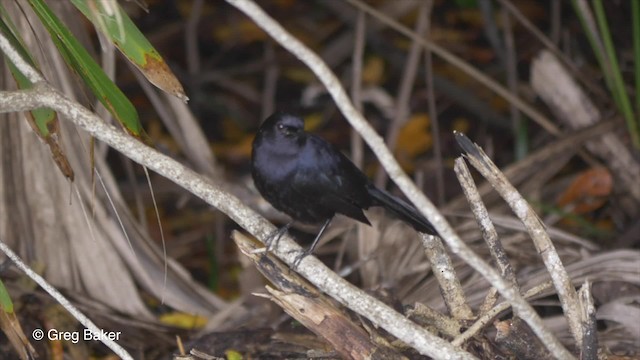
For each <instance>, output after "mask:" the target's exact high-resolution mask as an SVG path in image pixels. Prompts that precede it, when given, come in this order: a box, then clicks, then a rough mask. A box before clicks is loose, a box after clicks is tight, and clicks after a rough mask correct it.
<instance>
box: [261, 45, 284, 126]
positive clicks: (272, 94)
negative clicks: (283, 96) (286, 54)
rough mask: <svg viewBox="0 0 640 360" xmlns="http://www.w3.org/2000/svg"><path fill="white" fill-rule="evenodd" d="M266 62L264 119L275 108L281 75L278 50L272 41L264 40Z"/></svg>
mask: <svg viewBox="0 0 640 360" xmlns="http://www.w3.org/2000/svg"><path fill="white" fill-rule="evenodd" d="M264 62H265V63H266V64H267V69H266V71H265V76H264V91H263V92H262V111H261V114H262V116H261V118H262V119H266V118H267V116H269V115H271V114H272V113H273V112H274V110H275V107H276V106H275V102H276V90H277V88H278V87H277V86H278V76H279V75H280V69H279V68H278V65H277V63H276V51H275V49H274V46H273V43H272V42H271V41H265V42H264Z"/></svg>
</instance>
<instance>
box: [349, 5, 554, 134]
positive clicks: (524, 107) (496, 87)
mask: <svg viewBox="0 0 640 360" xmlns="http://www.w3.org/2000/svg"><path fill="white" fill-rule="evenodd" d="M346 1H347V2H349V3H350V4H352V5H353V6H355V7H357V8H359V9H362V10H364V11H366V12H368V13H370V14H371V15H373V16H375V18H376V19H378V20H380V21H381V22H383V23H385V24H387V25H388V26H389V27H390V28H392V29H394V30H396V31H398V32H399V33H401V34H403V35H405V36H407V37H408V38H410V39H412V40H414V41H417V42H418V43H419V44H421V45H422V46H424V47H425V48H426V49H427V50H429V51H431V52H433V53H434V54H436V55H437V56H439V57H440V58H442V59H444V60H445V61H447V62H449V63H451V65H453V66H455V67H457V68H458V69H460V70H461V71H463V72H464V73H466V74H467V75H469V76H471V77H472V78H474V79H476V80H477V81H478V82H479V83H481V84H483V85H484V86H486V87H487V88H489V89H491V90H492V91H494V92H495V93H496V94H498V95H500V96H502V97H503V98H504V99H505V100H507V101H509V102H510V103H513V104H515V105H516V106H517V107H518V109H520V111H522V112H523V113H524V114H526V115H527V116H528V117H529V118H531V120H533V121H535V122H536V123H538V125H540V126H541V127H542V128H544V129H545V130H547V131H548V132H549V133H550V134H552V135H560V129H559V128H558V127H557V126H556V125H555V124H554V123H553V122H551V121H550V120H549V119H548V118H547V117H546V116H544V115H542V114H541V113H540V112H538V111H537V110H536V109H534V108H533V107H532V106H530V105H529V104H527V103H526V102H524V101H523V100H522V99H520V98H519V97H518V96H516V95H514V94H512V93H511V92H509V90H508V89H505V88H504V87H503V86H502V85H500V84H498V83H497V82H495V81H494V80H493V79H491V78H490V77H488V76H486V75H485V74H483V73H481V72H480V71H479V70H478V69H476V68H474V67H472V66H471V65H469V64H467V63H466V62H465V61H464V60H462V59H460V58H459V57H457V56H455V55H453V54H452V53H450V52H449V51H447V50H445V49H444V48H443V47H441V46H438V45H437V44H434V43H433V42H432V41H429V40H426V39H424V38H422V37H420V36H419V35H418V34H416V33H414V32H412V31H411V30H410V29H409V28H407V27H406V26H404V25H402V24H400V23H399V22H397V21H395V20H394V19H392V18H390V17H389V16H387V15H385V14H383V13H382V12H380V11H378V10H376V9H374V8H373V7H371V6H369V5H368V4H366V3H364V2H362V1H359V0H346Z"/></svg>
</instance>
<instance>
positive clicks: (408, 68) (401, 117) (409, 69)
mask: <svg viewBox="0 0 640 360" xmlns="http://www.w3.org/2000/svg"><path fill="white" fill-rule="evenodd" d="M428 10H429V9H428V7H427V3H422V5H421V6H420V9H419V10H418V21H417V22H416V29H415V32H416V33H417V34H420V35H422V34H424V33H425V31H426V29H427V25H428V24H429V11H428ZM360 11H362V10H360ZM421 48H422V47H421V46H420V44H418V42H417V41H416V40H415V39H413V41H412V43H411V49H409V55H408V56H407V61H406V63H405V66H404V73H403V74H402V79H401V80H400V85H399V88H398V101H396V111H395V114H394V117H393V120H392V121H391V125H390V126H389V129H388V130H387V136H386V137H385V141H386V143H387V146H388V147H389V148H391V149H394V148H395V147H396V144H397V142H398V135H399V133H400V128H401V127H402V125H404V124H405V123H406V122H407V118H408V117H409V113H410V110H411V109H410V108H409V101H410V100H411V93H412V92H413V85H414V83H415V81H416V74H417V73H418V65H419V64H420V50H421ZM386 180H387V174H386V173H385V172H384V168H382V167H381V168H379V169H378V171H377V172H376V175H375V177H374V180H373V183H374V184H376V186H377V187H380V188H384V187H385V186H384V184H385V182H386Z"/></svg>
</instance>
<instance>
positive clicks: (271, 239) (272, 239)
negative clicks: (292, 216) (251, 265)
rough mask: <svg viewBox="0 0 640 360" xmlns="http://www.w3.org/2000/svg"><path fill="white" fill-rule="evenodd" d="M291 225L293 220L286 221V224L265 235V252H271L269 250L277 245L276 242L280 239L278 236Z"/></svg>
mask: <svg viewBox="0 0 640 360" xmlns="http://www.w3.org/2000/svg"><path fill="white" fill-rule="evenodd" d="M291 225H293V221H290V222H288V223H287V224H286V225H284V226H282V227H280V228H279V229H276V230H275V231H274V232H272V233H271V234H269V236H267V238H266V239H265V240H264V244H265V245H266V247H267V250H266V251H265V254H267V253H269V252H271V250H273V248H274V247H278V242H279V241H280V238H281V237H282V235H284V234H285V233H286V232H287V231H289V228H290V227H291Z"/></svg>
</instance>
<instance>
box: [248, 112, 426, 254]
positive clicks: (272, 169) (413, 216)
mask: <svg viewBox="0 0 640 360" xmlns="http://www.w3.org/2000/svg"><path fill="white" fill-rule="evenodd" d="M251 174H252V176H253V182H254V183H255V185H256V188H258V191H260V194H262V196H263V197H264V198H265V199H266V200H267V201H269V203H271V205H273V207H275V208H276V209H278V210H280V211H282V212H284V213H285V214H287V215H289V216H290V217H291V218H293V220H294V221H296V220H297V221H300V222H303V223H311V224H317V223H323V225H322V228H321V229H320V232H319V233H318V235H317V236H316V238H315V239H314V241H313V243H312V244H311V247H309V249H308V250H307V251H305V252H304V253H303V254H301V256H299V257H298V258H297V259H296V264H297V263H299V262H300V261H301V260H302V258H304V257H305V256H306V255H308V254H311V253H312V252H313V250H314V249H315V247H316V245H317V243H318V240H319V239H320V237H321V236H322V233H323V232H324V231H325V229H326V228H327V226H328V225H329V223H330V222H331V219H333V217H334V215H335V214H336V213H340V214H343V215H346V216H348V217H350V218H352V219H355V220H358V221H360V222H362V223H365V224H367V225H371V223H370V222H369V220H368V219H367V217H366V216H365V215H364V213H363V212H362V210H363V209H368V208H369V207H371V206H382V207H384V208H385V209H387V210H389V211H391V212H392V213H394V214H395V215H396V216H398V217H399V218H400V219H401V220H403V221H404V222H406V223H408V224H409V225H411V226H413V228H414V229H416V230H417V231H419V232H422V233H427V234H433V235H435V234H436V231H435V229H434V228H433V226H432V225H431V223H430V222H429V221H428V220H427V219H425V218H424V217H423V216H422V215H421V214H420V213H418V211H417V210H416V209H415V208H414V207H413V206H411V205H409V204H407V203H406V202H404V201H403V200H400V199H398V198H397V197H395V196H393V195H391V194H389V193H388V192H386V191H384V190H380V189H378V188H376V187H375V186H374V185H373V184H372V183H371V181H369V179H367V177H366V176H365V175H364V174H363V173H362V172H361V171H360V170H359V169H358V168H357V167H356V166H355V165H354V164H353V163H352V162H351V161H350V160H349V159H348V158H347V157H346V156H344V155H343V154H342V152H340V150H338V149H337V148H336V147H334V146H333V145H332V144H330V143H328V142H327V141H325V140H324V139H322V138H320V137H318V136H316V135H313V134H310V133H307V132H305V131H304V120H303V119H302V118H300V117H298V116H295V115H291V114H287V113H282V112H277V113H275V114H273V115H271V116H270V117H269V118H267V119H266V120H265V121H264V123H262V125H261V126H260V129H259V130H258V133H257V135H256V137H255V139H254V140H253V146H252V151H251ZM290 226H291V223H289V224H287V225H285V226H284V227H283V228H281V229H280V230H279V231H278V233H277V234H273V235H272V237H270V239H269V241H268V246H270V243H271V240H273V236H276V235H277V238H276V242H277V240H278V239H279V238H280V236H282V234H284V232H285V231H287V230H288V229H289V227H290Z"/></svg>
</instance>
